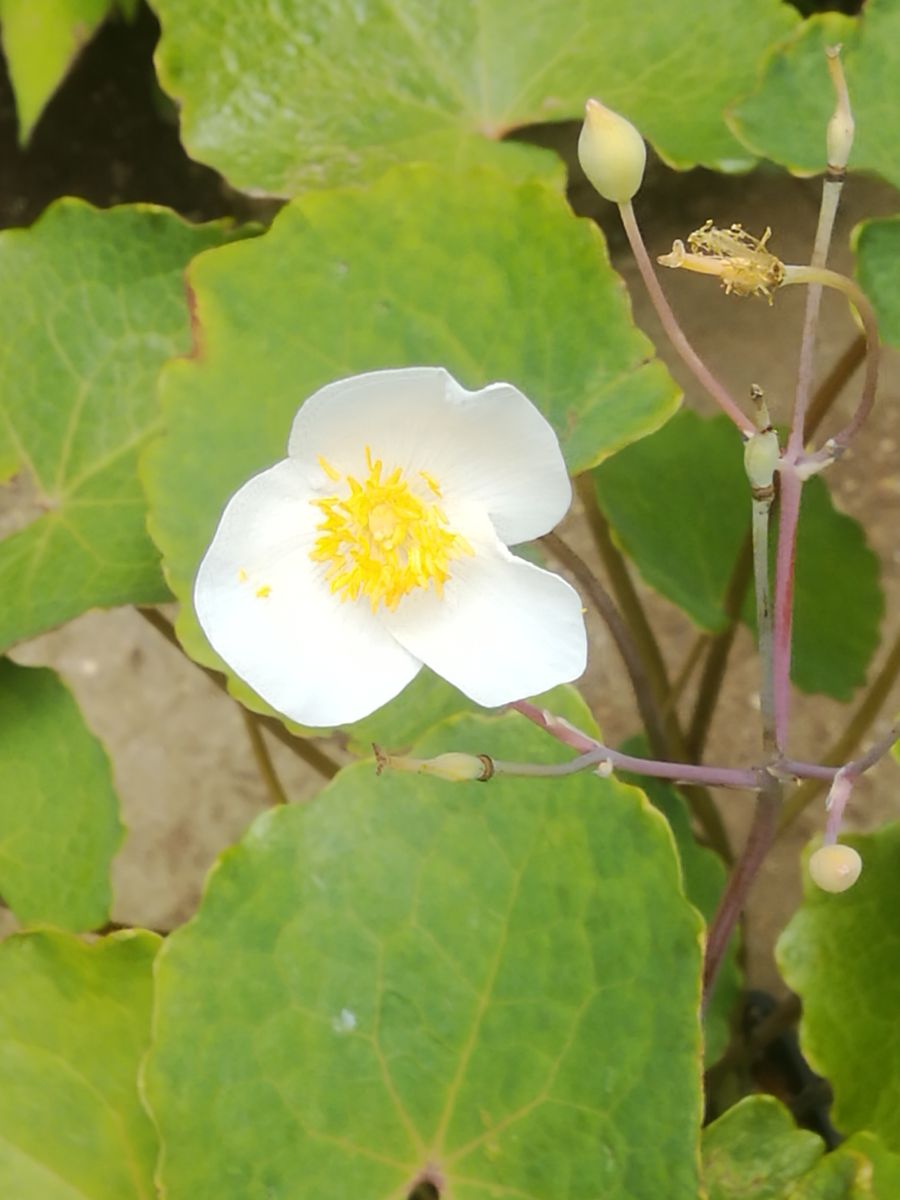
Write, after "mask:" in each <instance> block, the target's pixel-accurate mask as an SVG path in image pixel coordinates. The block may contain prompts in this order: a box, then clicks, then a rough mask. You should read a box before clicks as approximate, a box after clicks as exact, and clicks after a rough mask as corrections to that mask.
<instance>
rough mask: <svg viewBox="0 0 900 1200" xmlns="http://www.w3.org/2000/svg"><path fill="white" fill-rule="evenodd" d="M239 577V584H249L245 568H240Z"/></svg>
mask: <svg viewBox="0 0 900 1200" xmlns="http://www.w3.org/2000/svg"><path fill="white" fill-rule="evenodd" d="M237 577H238V583H246V582H247V572H246V571H245V570H244V568H243V567H240V568H239V569H238V576H237Z"/></svg>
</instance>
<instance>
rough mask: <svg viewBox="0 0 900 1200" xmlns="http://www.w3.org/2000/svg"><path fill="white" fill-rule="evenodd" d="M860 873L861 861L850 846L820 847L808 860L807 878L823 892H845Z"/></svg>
mask: <svg viewBox="0 0 900 1200" xmlns="http://www.w3.org/2000/svg"><path fill="white" fill-rule="evenodd" d="M861 871H862V859H861V858H860V856H859V854H858V853H857V851H856V850H854V849H853V847H852V846H842V845H841V844H840V843H835V844H834V845H832V846H821V847H820V848H819V849H818V850H817V851H816V852H815V854H812V855H811V856H810V859H809V877H810V879H811V880H812V881H813V883H814V884H816V885H817V886H818V887H820V888H821V889H822V891H824V892H846V891H847V889H848V888H852V887H853V885H854V883H856V881H857V879H859V875H860V872H861Z"/></svg>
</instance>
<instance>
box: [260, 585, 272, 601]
mask: <svg viewBox="0 0 900 1200" xmlns="http://www.w3.org/2000/svg"><path fill="white" fill-rule="evenodd" d="M256 595H257V597H258V599H260V600H265V599H266V598H267V597H268V596H271V595H272V589H271V588H270V587H269V585H268V584H267V583H264V584H263V585H262V587H258V588H257V589H256Z"/></svg>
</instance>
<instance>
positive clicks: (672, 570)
mask: <svg viewBox="0 0 900 1200" xmlns="http://www.w3.org/2000/svg"><path fill="white" fill-rule="evenodd" d="M741 456H742V449H741V439H740V435H739V434H738V433H737V431H736V430H735V428H734V426H733V425H732V423H731V422H730V421H729V420H728V418H727V417H717V418H714V419H713V420H704V419H703V418H702V417H698V416H697V414H696V413H693V412H691V411H690V410H689V409H682V410H681V411H680V412H679V413H678V414H677V415H676V416H675V417H674V418H673V419H672V420H671V421H669V422H668V424H667V425H666V426H665V428H663V429H661V430H659V431H658V432H657V433H656V434H655V435H654V436H653V437H650V438H645V439H644V440H643V442H642V443H640V444H639V445H634V446H631V447H630V448H628V449H627V450H626V451H624V452H623V453H621V454H619V455H617V456H616V457H615V458H613V459H610V460H609V461H608V462H606V463H604V464H603V465H602V466H601V467H600V468H598V469H597V470H596V471H595V472H594V484H595V487H596V491H597V499H598V501H599V504H600V507H601V508H602V509H603V511H604V512H605V513H606V516H607V517H608V519H609V521H610V523H611V524H612V526H613V528H614V529H615V532H616V538H617V540H618V541H619V542H620V543H621V546H622V548H623V550H624V551H625V553H626V554H628V555H629V557H630V558H632V559H634V561H635V563H636V565H637V566H638V568H639V570H640V572H641V574H642V575H643V576H644V578H645V579H646V581H647V583H649V584H650V586H651V587H654V588H656V590H657V591H659V592H661V593H662V594H663V595H664V596H665V597H666V598H667V599H669V600H671V601H672V603H673V604H677V605H678V607H679V608H681V609H683V610H684V611H685V612H686V613H687V614H688V616H689V617H690V618H691V620H692V621H694V622H695V623H696V624H697V625H700V626H701V627H702V628H703V629H708V630H710V631H711V632H716V631H718V630H720V629H722V628H724V626H725V625H726V623H727V618H726V616H725V612H724V609H723V607H722V601H723V598H724V595H725V589H726V586H727V584H728V579H729V576H730V574H731V570H732V567H733V565H734V560H735V557H736V555H737V552H738V550H739V548H740V545H741V541H742V539H743V537H744V535H745V533H746V531H747V529H748V527H749V520H750V499H749V490H748V485H747V482H746V476H745V475H744V472H743V467H742V465H741V464H742V457H741Z"/></svg>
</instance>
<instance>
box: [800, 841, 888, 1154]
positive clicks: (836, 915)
mask: <svg viewBox="0 0 900 1200" xmlns="http://www.w3.org/2000/svg"><path fill="white" fill-rule="evenodd" d="M844 840H846V841H847V842H848V843H849V844H851V845H853V846H855V847H856V848H857V850H859V852H860V854H861V855H862V859H863V872H862V875H861V876H860V879H859V882H858V883H857V884H856V885H855V886H854V887H853V888H851V890H850V891H848V892H844V893H842V894H841V895H833V894H830V893H827V892H823V891H820V890H819V889H818V888H817V887H815V886H814V885H813V884H812V883H810V882H807V885H806V890H805V897H804V902H803V906H802V907H801V908H800V910H799V911H798V912H797V914H796V915H795V916H794V918H793V920H792V921H791V923H790V925H788V927H787V929H786V930H785V931H784V933H783V934H782V936H781V938H780V940H779V942H778V946H777V955H778V962H779V966H780V968H781V971H782V974H783V975H784V978H785V980H786V981H787V983H788V984H789V986H790V987H792V988H793V989H794V991H796V992H797V993H798V994H799V995H800V997H801V999H802V1000H803V1021H802V1024H801V1040H802V1044H803V1048H804V1052H805V1053H806V1055H807V1057H808V1058H809V1060H810V1063H811V1064H812V1066H813V1067H814V1068H815V1069H816V1070H817V1071H819V1072H820V1073H821V1074H823V1075H825V1076H826V1077H827V1078H828V1080H829V1081H830V1083H831V1085H832V1087H833V1088H834V1114H833V1115H834V1122H835V1124H836V1126H837V1127H838V1129H840V1130H841V1132H842V1133H854V1132H856V1131H858V1130H865V1129H868V1130H871V1131H872V1132H874V1133H876V1134H878V1135H879V1136H880V1137H881V1139H882V1140H883V1142H884V1143H885V1145H886V1146H887V1147H888V1148H889V1149H891V1150H893V1151H895V1152H896V1151H900V1040H898V1038H897V1014H898V1012H900V926H898V922H897V911H898V880H900V823H898V824H893V825H887V826H885V827H884V828H883V829H881V830H880V831H879V832H878V833H874V834H871V835H869V836H854V837H848V838H846V839H844Z"/></svg>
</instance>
